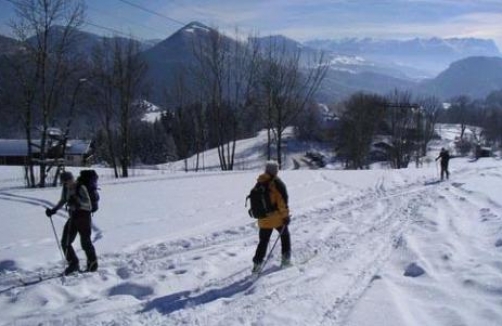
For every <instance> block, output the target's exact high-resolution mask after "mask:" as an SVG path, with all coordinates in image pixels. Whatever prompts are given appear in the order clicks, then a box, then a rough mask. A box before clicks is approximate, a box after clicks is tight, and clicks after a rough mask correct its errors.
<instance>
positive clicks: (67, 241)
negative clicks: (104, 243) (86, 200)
mask: <svg viewBox="0 0 502 326" xmlns="http://www.w3.org/2000/svg"><path fill="white" fill-rule="evenodd" d="M91 223H92V222H91V212H88V211H83V210H77V211H75V212H73V213H71V215H70V218H69V219H68V221H66V224H65V226H64V229H63V236H62V238H61V246H62V248H63V252H64V254H65V256H66V260H67V261H68V264H70V265H75V264H78V257H77V254H75V250H74V249H73V246H72V243H73V241H75V238H76V237H77V234H79V235H80V245H81V246H82V249H83V250H84V251H85V255H86V256H87V261H88V262H94V261H96V251H95V250H94V245H93V244H92V241H91V231H92V228H91Z"/></svg>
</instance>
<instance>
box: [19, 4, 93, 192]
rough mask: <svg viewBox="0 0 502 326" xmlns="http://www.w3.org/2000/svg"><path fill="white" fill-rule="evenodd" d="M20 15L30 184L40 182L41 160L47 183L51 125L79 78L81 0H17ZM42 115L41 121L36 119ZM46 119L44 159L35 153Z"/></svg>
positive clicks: (42, 146) (42, 183)
mask: <svg viewBox="0 0 502 326" xmlns="http://www.w3.org/2000/svg"><path fill="white" fill-rule="evenodd" d="M12 3H13V5H14V8H15V12H16V16H17V20H16V21H15V22H13V23H12V29H13V32H14V34H15V35H16V36H17V38H18V39H19V40H20V41H22V42H23V44H24V45H25V53H24V55H23V59H24V62H21V64H19V65H17V69H16V70H17V77H18V81H19V84H20V85H21V87H22V88H21V89H22V90H21V92H22V107H23V111H24V126H25V132H26V138H27V142H28V157H29V162H28V167H27V170H28V174H29V176H28V177H27V180H28V185H29V186H31V187H34V186H36V179H35V174H34V164H35V163H36V162H38V163H39V165H40V180H39V183H38V185H39V186H40V187H45V182H46V166H47V163H48V161H47V160H46V159H47V151H48V138H47V135H48V129H49V127H50V123H51V120H52V119H53V116H54V114H55V112H56V110H57V109H58V107H59V105H60V100H61V97H62V90H63V89H64V87H63V86H64V85H65V84H66V83H67V82H68V80H70V79H71V78H72V77H73V74H74V72H75V70H74V69H73V65H72V61H71V49H72V46H73V44H74V42H75V32H76V30H77V28H78V27H80V26H81V25H82V24H83V23H84V10H85V6H84V3H83V1H80V0H16V1H14V0H13V1H12ZM36 119H37V120H36ZM36 123H39V124H40V128H39V130H40V133H41V140H40V143H39V144H37V145H36V146H37V147H39V153H40V154H39V158H38V159H37V160H35V158H34V150H33V147H34V141H33V130H34V129H35V128H37V126H36V125H35V124H36Z"/></svg>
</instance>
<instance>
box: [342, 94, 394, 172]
mask: <svg viewBox="0 0 502 326" xmlns="http://www.w3.org/2000/svg"><path fill="white" fill-rule="evenodd" d="M344 107H345V110H344V112H343V113H342V116H341V128H340V132H339V133H338V135H337V136H338V137H337V138H336V140H337V143H338V144H337V147H338V152H339V154H340V155H341V156H342V157H343V158H344V159H345V167H346V168H349V169H363V168H364V167H365V166H366V165H367V163H368V161H369V155H370V150H371V146H372V144H373V141H374V137H375V135H376V134H377V131H379V125H380V123H381V122H382V120H383V119H384V117H385V99H384V98H382V97H380V96H378V95H370V94H364V93H356V94H354V95H352V96H351V97H350V98H349V99H348V100H347V101H346V102H345V105H344Z"/></svg>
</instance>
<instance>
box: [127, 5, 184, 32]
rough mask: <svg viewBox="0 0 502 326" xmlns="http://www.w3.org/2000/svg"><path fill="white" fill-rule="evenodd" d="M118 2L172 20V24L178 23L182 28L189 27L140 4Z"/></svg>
mask: <svg viewBox="0 0 502 326" xmlns="http://www.w3.org/2000/svg"><path fill="white" fill-rule="evenodd" d="M118 1H120V2H123V3H125V4H128V5H129V6H132V7H135V8H137V9H141V10H143V11H146V12H148V13H150V14H153V15H157V16H159V17H162V18H165V19H167V20H170V21H172V22H174V23H176V24H179V25H181V26H185V25H187V24H186V23H184V22H182V21H179V20H177V19H174V18H171V17H169V16H166V15H164V14H161V13H159V12H157V11H154V10H151V9H148V8H145V7H143V6H140V5H138V4H135V3H133V2H129V1H127V0H118Z"/></svg>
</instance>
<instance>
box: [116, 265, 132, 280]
mask: <svg viewBox="0 0 502 326" xmlns="http://www.w3.org/2000/svg"><path fill="white" fill-rule="evenodd" d="M116 273H117V275H118V276H119V277H120V278H121V279H123V280H126V279H128V278H129V277H131V273H130V272H129V270H128V269H127V267H120V268H119V269H117V271H116Z"/></svg>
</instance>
